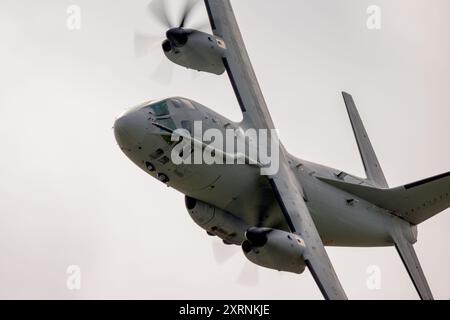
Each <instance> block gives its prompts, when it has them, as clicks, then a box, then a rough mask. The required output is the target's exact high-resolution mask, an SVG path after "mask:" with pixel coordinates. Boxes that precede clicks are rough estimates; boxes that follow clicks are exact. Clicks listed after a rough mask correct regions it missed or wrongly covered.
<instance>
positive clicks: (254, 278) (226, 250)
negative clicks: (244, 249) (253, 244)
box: [212, 239, 259, 286]
mask: <svg viewBox="0 0 450 320" xmlns="http://www.w3.org/2000/svg"><path fill="white" fill-rule="evenodd" d="M212 250H213V255H214V260H215V261H216V262H217V263H218V264H223V263H226V262H227V261H228V260H230V259H231V258H232V257H233V256H234V255H235V254H236V253H237V252H239V250H241V249H240V248H239V247H238V246H234V245H224V244H223V243H222V242H219V241H217V240H215V239H214V241H213V242H212ZM245 260H246V261H245V263H244V265H243V266H242V270H241V272H240V273H239V276H238V278H237V279H236V281H237V283H238V284H240V285H243V286H256V285H258V281H259V275H258V274H259V272H258V270H259V267H258V266H257V265H256V264H254V263H252V262H250V261H248V260H247V259H245Z"/></svg>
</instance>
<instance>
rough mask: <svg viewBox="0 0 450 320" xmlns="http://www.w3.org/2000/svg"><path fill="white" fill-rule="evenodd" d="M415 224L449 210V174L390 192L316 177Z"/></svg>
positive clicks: (406, 185) (389, 190)
mask: <svg viewBox="0 0 450 320" xmlns="http://www.w3.org/2000/svg"><path fill="white" fill-rule="evenodd" d="M319 179H320V180H322V181H324V182H327V183H328V184H331V185H333V186H335V187H336V188H338V189H341V190H344V191H346V192H348V193H351V194H354V195H355V196H357V197H360V198H362V199H364V200H366V201H368V202H370V203H373V204H375V205H377V206H378V207H380V208H384V209H386V210H388V211H389V212H391V213H392V214H394V215H397V216H399V217H401V218H402V219H404V220H406V221H408V222H409V223H411V224H413V225H417V224H419V223H421V222H423V221H425V220H427V219H429V218H431V217H433V216H434V215H436V214H438V213H439V212H441V211H443V210H445V209H447V208H448V207H450V172H446V173H443V174H440V175H437V176H434V177H430V178H427V179H423V180H420V181H416V182H413V183H408V184H405V185H404V186H400V187H396V188H392V189H378V188H373V187H369V186H364V185H358V184H352V183H348V182H344V181H340V180H334V179H327V178H319Z"/></svg>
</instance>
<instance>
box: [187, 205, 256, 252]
mask: <svg viewBox="0 0 450 320" xmlns="http://www.w3.org/2000/svg"><path fill="white" fill-rule="evenodd" d="M185 203H186V209H187V210H188V212H189V215H190V216H191V218H192V219H193V220H194V221H195V223H196V224H198V225H199V226H200V227H202V228H203V229H205V230H206V231H208V233H210V234H213V235H216V236H218V237H219V238H221V239H223V240H225V241H226V242H228V243H233V244H237V245H241V243H242V242H243V241H244V240H245V237H244V234H245V230H247V229H248V225H247V224H246V223H245V222H244V221H242V220H241V219H239V218H238V217H236V216H235V215H233V214H231V213H229V212H227V211H224V210H222V209H219V208H217V207H215V206H213V205H210V204H208V203H205V202H203V201H200V200H196V199H194V198H191V197H188V196H186V198H185Z"/></svg>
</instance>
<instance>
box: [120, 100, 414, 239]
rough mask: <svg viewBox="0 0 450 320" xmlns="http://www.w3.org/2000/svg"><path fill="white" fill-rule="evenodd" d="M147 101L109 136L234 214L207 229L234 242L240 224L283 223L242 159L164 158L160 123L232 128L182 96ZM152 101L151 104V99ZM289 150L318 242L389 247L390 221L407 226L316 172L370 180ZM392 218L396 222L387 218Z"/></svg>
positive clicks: (173, 182)
mask: <svg viewBox="0 0 450 320" xmlns="http://www.w3.org/2000/svg"><path fill="white" fill-rule="evenodd" d="M163 101H164V108H161V105H160V104H159V103H160V102H158V103H157V102H154V103H152V102H149V103H145V104H142V105H140V106H138V107H135V108H132V109H130V110H128V111H127V112H125V113H124V114H122V115H121V116H120V117H119V118H118V119H117V120H116V122H115V125H114V132H115V137H116V140H117V142H118V144H119V146H120V148H121V149H122V151H123V152H124V153H125V154H126V156H127V157H128V158H129V159H130V160H131V161H133V162H134V163H135V164H136V165H137V166H138V167H140V168H141V169H142V170H143V171H145V172H147V173H148V174H149V175H151V176H153V177H154V178H156V179H159V180H161V181H162V182H164V183H166V184H167V185H169V186H170V187H173V188H175V189H176V190H178V191H180V192H182V193H183V194H185V195H187V196H189V197H191V198H194V199H198V200H201V201H203V202H206V203H208V204H210V205H213V206H215V207H217V208H220V209H222V210H224V211H226V212H227V213H229V214H230V215H233V216H234V217H233V218H238V220H240V221H241V223H239V224H235V225H236V227H231V228H230V227H229V226H228V228H229V229H233V230H228V229H227V226H216V228H213V229H212V230H211V229H209V230H207V231H208V232H209V233H210V234H215V235H217V236H219V237H220V238H222V239H224V240H225V241H226V242H227V243H234V244H238V245H239V244H240V243H241V242H242V239H243V236H244V232H245V230H246V228H248V227H250V226H261V227H263V226H264V227H271V228H276V229H281V230H286V231H287V230H288V226H287V225H286V222H285V219H284V217H283V214H282V212H281V209H280V207H279V205H278V203H277V201H276V199H275V196H274V194H273V191H272V189H271V187H270V185H269V182H268V179H267V177H266V176H264V175H261V174H260V170H259V168H258V167H257V166H252V165H248V164H232V165H230V164H179V165H176V164H174V163H173V161H172V157H171V152H172V149H173V147H174V145H175V144H176V143H175V142H174V141H171V138H170V134H169V133H168V132H167V131H165V130H164V129H161V127H157V126H155V125H154V123H155V122H157V123H162V124H163V125H164V128H169V129H177V128H184V129H186V130H191V129H192V128H191V127H190V126H191V125H190V123H192V122H193V121H201V122H202V125H203V128H204V129H208V128H209V129H211V128H214V129H218V130H221V131H224V130H225V129H230V128H234V129H236V130H239V129H240V124H239V123H235V122H232V121H230V120H228V119H226V118H225V117H223V116H221V115H219V114H217V113H216V112H214V111H212V110H210V109H208V108H207V107H205V106H202V105H201V104H199V103H196V102H194V101H191V100H188V99H184V98H170V99H165V100H163ZM155 103H156V106H157V107H152V106H155ZM289 157H290V159H289V160H290V161H289V162H290V164H291V167H292V168H293V170H294V172H295V174H296V177H297V178H298V179H299V180H300V181H301V185H302V187H303V191H304V198H305V200H306V204H307V206H308V209H309V210H310V212H311V215H312V218H313V220H314V222H315V224H316V227H317V229H318V231H319V234H320V236H321V238H322V240H323V242H324V244H325V245H333V246H362V247H365V246H390V245H392V244H393V241H392V238H391V236H390V228H392V226H393V225H399V224H400V225H401V226H402V228H404V229H405V230H407V231H408V230H410V229H411V228H410V225H409V224H408V223H406V222H405V221H403V220H401V219H399V218H398V217H396V216H394V215H391V214H390V213H389V212H387V211H386V210H384V209H382V208H379V207H377V206H376V205H374V204H371V203H369V202H367V201H365V200H363V199H360V198H357V197H355V196H353V195H351V194H348V193H346V192H344V191H342V190H340V189H337V188H335V187H333V186H331V185H329V184H327V183H325V182H323V181H321V180H319V179H318V178H320V177H324V178H328V179H340V180H343V181H349V182H353V183H358V184H366V185H370V183H369V182H368V181H367V180H365V179H362V178H358V177H355V176H352V175H349V174H346V173H344V172H342V171H340V170H337V169H333V168H329V167H325V166H322V165H319V164H315V163H312V162H308V161H305V160H301V159H298V158H296V157H294V156H289ZM394 221H395V222H396V223H394Z"/></svg>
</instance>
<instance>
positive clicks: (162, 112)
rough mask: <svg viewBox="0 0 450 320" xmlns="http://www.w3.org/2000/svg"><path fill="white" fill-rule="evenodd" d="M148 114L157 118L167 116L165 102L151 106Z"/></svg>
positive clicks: (167, 109)
mask: <svg viewBox="0 0 450 320" xmlns="http://www.w3.org/2000/svg"><path fill="white" fill-rule="evenodd" d="M149 107H150V112H151V113H152V114H154V115H155V116H157V117H162V116H168V115H169V108H168V107H167V102H166V101H165V100H163V101H160V102H157V103H154V104H151V105H150V106H149Z"/></svg>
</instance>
